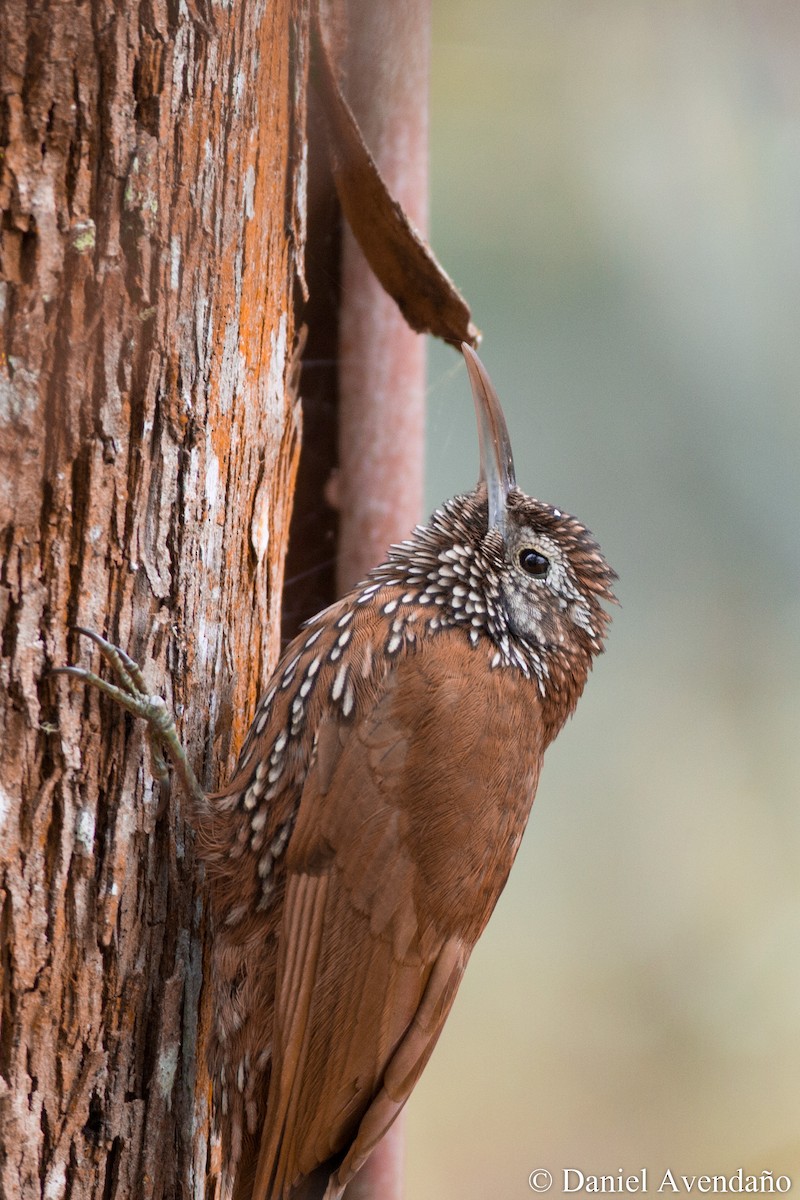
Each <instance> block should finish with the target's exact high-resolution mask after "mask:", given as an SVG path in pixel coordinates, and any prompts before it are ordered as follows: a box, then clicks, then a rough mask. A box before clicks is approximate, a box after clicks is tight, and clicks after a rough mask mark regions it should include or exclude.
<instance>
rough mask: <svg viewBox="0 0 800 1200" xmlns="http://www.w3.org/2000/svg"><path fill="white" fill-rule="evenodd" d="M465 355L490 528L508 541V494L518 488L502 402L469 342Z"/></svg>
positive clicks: (480, 477)
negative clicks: (487, 501)
mask: <svg viewBox="0 0 800 1200" xmlns="http://www.w3.org/2000/svg"><path fill="white" fill-rule="evenodd" d="M461 353H462V354H463V355H464V361H465V363H466V364H467V374H468V375H469V381H470V384H471V385H472V398H473V400H474V401H475V415H476V417H477V418H478V440H479V442H480V448H481V473H480V476H479V482H480V483H485V484H486V491H487V493H488V496H489V528H490V529H496V530H498V532H499V533H500V536H501V537H502V538H505V536H506V502H507V500H508V493H509V492H510V491H511V489H512V488H514V487H516V485H517V479H516V476H515V474H514V456H513V454H512V453H511V439H510V438H509V436H508V427H507V425H506V419H505V417H504V415H503V409H502V407H501V404H500V400H499V398H498V395H497V392H496V391H495V390H494V388H493V387H492V381H491V379H490V378H489V375H488V373H487V371H486V368H485V367H484V365H483V363H482V362H481V360H480V359H479V358H478V356H477V354H476V353H475V351H474V350H473V349H472V347H471V346H468V345H467V343H466V342H462V343H461Z"/></svg>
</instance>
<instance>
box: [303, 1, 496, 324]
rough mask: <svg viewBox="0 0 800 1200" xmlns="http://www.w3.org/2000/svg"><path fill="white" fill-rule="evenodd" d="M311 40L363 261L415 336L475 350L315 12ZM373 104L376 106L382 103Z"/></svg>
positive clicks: (449, 284) (337, 173)
mask: <svg viewBox="0 0 800 1200" xmlns="http://www.w3.org/2000/svg"><path fill="white" fill-rule="evenodd" d="M376 2H377V0H376ZM312 35H313V46H314V51H315V54H314V59H315V66H316V67H317V68H318V69H317V71H315V80H316V82H317V85H318V87H319V88H320V92H321V94H322V96H323V98H324V100H325V111H326V117H327V124H328V132H329V137H330V148H331V164H332V167H333V177H334V180H335V182H336V190H337V192H338V193H339V202H340V203H341V206H342V211H343V212H344V214H345V216H346V217H347V223H348V225H349V226H350V228H351V229H352V231H353V234H354V235H355V238H356V240H357V242H358V244H359V246H360V247H361V250H362V252H363V254H364V257H365V258H366V260H367V262H368V263H369V265H370V267H371V268H372V270H373V271H374V273H375V276H376V278H377V279H378V280H379V281H380V283H381V286H382V287H383V288H385V289H386V291H387V292H388V293H389V295H390V296H391V297H392V299H393V300H394V301H395V303H396V304H397V306H398V308H399V309H400V311H401V312H402V314H403V317H404V318H405V320H406V321H407V323H408V324H409V325H410V327H411V328H412V329H415V330H416V331H417V332H419V333H432V334H433V335H434V337H439V338H443V339H444V340H445V341H448V342H452V343H453V344H454V345H455V346H460V345H461V343H462V342H468V343H469V344H470V346H473V347H475V346H477V345H478V343H479V341H480V333H479V332H478V330H477V329H476V328H475V326H474V325H473V324H472V319H471V313H470V310H469V305H468V304H467V302H466V300H465V299H464V297H463V296H462V295H461V293H460V292H459V291H458V289H457V288H456V286H455V284H454V283H453V281H452V279H451V278H450V277H449V275H448V274H447V272H446V271H445V270H444V267H442V265H441V263H440V262H439V261H438V259H437V258H436V256H435V254H434V253H433V251H432V250H431V248H430V246H429V245H428V243H427V242H426V241H425V240H424V239H423V238H422V237H421V235H420V234H419V232H418V231H417V230H416V229H415V228H414V226H413V224H412V223H411V221H410V220H409V218H408V215H407V214H406V212H405V210H404V209H403V206H402V205H401V204H399V203H398V201H397V200H396V199H395V197H394V196H393V195H392V193H391V191H390V189H389V188H388V187H387V184H386V181H385V180H384V178H383V175H382V174H381V171H380V169H379V167H378V164H377V163H376V162H375V159H374V158H373V156H372V154H371V153H370V150H369V147H368V146H367V143H366V142H365V141H364V138H363V136H362V133H361V130H360V129H359V126H358V122H357V121H356V118H355V116H354V115H353V111H352V109H351V108H350V105H349V104H348V103H347V100H345V98H344V96H343V95H342V91H341V88H340V87H339V84H338V81H337V79H336V72H335V70H334V66H333V63H332V62H331V59H330V55H329V51H328V49H327V47H326V44H325V31H324V30H323V28H322V22H321V19H320V14H319V12H318V11H317V10H315V13H314V20H313V25H312ZM373 53H374V48H373ZM372 100H373V102H378V101H377V97H372Z"/></svg>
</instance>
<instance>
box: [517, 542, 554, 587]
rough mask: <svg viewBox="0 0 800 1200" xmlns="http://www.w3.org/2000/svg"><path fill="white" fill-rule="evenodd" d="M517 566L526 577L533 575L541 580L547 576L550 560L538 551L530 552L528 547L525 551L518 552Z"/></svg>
mask: <svg viewBox="0 0 800 1200" xmlns="http://www.w3.org/2000/svg"><path fill="white" fill-rule="evenodd" d="M519 565H520V566H521V567H522V569H523V571H526V572H527V573H528V575H535V576H536V577H537V578H538V579H541V578H542V576H543V575H546V574H547V568H548V567H549V566H550V559H549V558H545V556H544V555H543V554H540V553H539V551H538V550H531V548H530V546H528V547H527V548H526V549H525V550H520V552H519Z"/></svg>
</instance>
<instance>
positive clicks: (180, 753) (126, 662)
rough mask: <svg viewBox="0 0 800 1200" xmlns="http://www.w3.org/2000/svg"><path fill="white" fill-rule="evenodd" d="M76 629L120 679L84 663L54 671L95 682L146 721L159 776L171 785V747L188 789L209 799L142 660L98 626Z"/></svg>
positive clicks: (197, 798)
mask: <svg viewBox="0 0 800 1200" xmlns="http://www.w3.org/2000/svg"><path fill="white" fill-rule="evenodd" d="M75 632H76V633H81V634H83V635H84V637H88V638H89V639H90V640H91V641H93V642H94V644H95V645H96V646H97V647H98V648H99V650H100V653H101V654H102V656H103V658H104V659H105V660H106V662H107V663H108V664H109V666H110V667H111V669H112V671H113V672H114V675H115V676H116V679H117V682H116V683H109V682H108V681H107V680H105V679H101V678H100V676H99V675H95V674H94V672H93V671H88V670H86V668H84V667H74V666H69V667H56V668H55V670H54V671H53V674H55V675H70V676H71V677H72V678H73V679H80V680H81V682H83V683H88V684H91V685H92V686H93V687H96V688H98V689H99V690H100V691H101V692H104V693H105V695H106V696H110V697H111V699H112V700H115V701H116V703H117V704H119V705H121V706H122V708H124V709H126V711H127V712H129V713H133V715H134V716H135V717H141V718H142V720H143V721H146V722H147V739H148V742H149V745H150V759H151V764H152V770H153V774H154V775H155V777H156V779H158V781H159V782H160V783H161V784H163V785H166V786H169V769H168V767H167V763H166V761H165V758H164V750H167V751H169V754H170V757H171V758H172V761H173V762H174V764H175V768H176V770H177V772H178V774H179V775H180V777H181V780H182V781H183V784H184V786H185V788H186V790H187V791H188V792H189V794H190V796H191V797H192V798H193V799H194V800H195V801H197V802H198V803H201V804H202V803H203V801H204V800H205V793H204V792H203V789H202V788H201V786H200V783H199V781H198V779H197V776H196V775H195V773H194V771H193V770H192V768H191V766H190V765H189V760H188V758H187V757H186V751H185V750H184V748H183V746H182V745H181V742H180V739H179V737H178V731H177V729H176V728H175V721H174V719H173V716H172V713H171V712H170V711H169V709H168V708H167V705H166V702H165V701H164V699H163V697H162V696H159V695H158V694H157V693H155V694H153V693H150V692H149V691H148V688H147V684H146V683H145V681H144V677H143V675H142V671H141V668H140V666H139V664H138V663H137V662H136V661H135V660H134V659H132V658H131V657H130V655H128V654H126V653H125V651H124V650H122V649H120V647H119V646H115V645H114V644H113V642H108V641H106V639H105V638H103V637H101V636H100V634H99V633H95V632H94V630H92V629H84V628H83V627H82V626H80V625H76V626H75Z"/></svg>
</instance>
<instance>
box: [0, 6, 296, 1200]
mask: <svg viewBox="0 0 800 1200" xmlns="http://www.w3.org/2000/svg"><path fill="white" fill-rule="evenodd" d="M302 10H303V6H302V5H301V4H300V3H299V0H271V2H270V3H269V4H252V5H249V4H238V5H218V4H213V5H212V4H207V3H206V2H205V0H188V3H187V4H180V5H178V4H172V3H167V2H162V0H148V2H146V3H143V4H141V5H114V4H112V3H111V2H110V0H91V2H90V3H84V4H74V5H55V4H49V3H42V4H38V5H35V6H34V5H28V4H24V3H11V4H4V5H0V47H2V51H1V52H0V146H1V147H2V158H0V221H1V224H2V243H1V245H0V252H1V253H2V261H1V262H0V278H1V279H2V283H0V628H1V629H2V662H1V663H0V689H1V690H0V712H2V734H1V735H0V825H2V842H1V843H0V912H1V913H2V959H1V960H0V961H1V966H2V981H1V984H0V987H1V993H0V994H1V996H2V1029H1V1031H0V1194H2V1195H3V1196H4V1197H9V1198H11V1197H21V1198H25V1200H27V1198H28V1197H48V1198H49V1200H58V1198H60V1197H61V1196H70V1197H80V1198H83V1197H101V1196H102V1197H103V1200H112V1198H113V1197H133V1196H136V1197H143V1196H170V1197H173V1196H178V1195H184V1196H188V1195H195V1196H201V1195H203V1194H206V1195H209V1196H212V1195H214V1194H215V1191H216V1188H215V1185H214V1179H215V1172H216V1168H217V1166H218V1164H217V1163H216V1161H215V1150H214V1146H213V1139H212V1137H211V1134H210V1113H209V1096H210V1093H209V1087H208V1080H207V1077H206V1071H205V1066H204V1057H203V1054H202V1043H203V1041H204V1033H205V1023H206V1020H207V1013H206V1011H205V1008H204V1003H203V1002H202V1001H201V998H200V996H201V993H200V982H201V963H202V946H203V936H204V930H205V925H206V918H205V913H204V908H203V900H202V895H203V893H202V890H201V888H200V886H199V885H200V881H199V880H198V878H197V876H196V871H195V869H194V860H193V851H192V839H191V836H190V835H189V833H188V831H187V829H186V827H185V825H184V822H183V819H182V816H181V810H182V806H181V804H180V797H173V798H172V801H171V802H170V804H169V806H168V807H167V808H166V811H164V812H162V811H161V809H160V807H159V797H158V794H157V788H155V787H154V785H153V783H152V781H151V778H150V773H149V769H148V764H147V760H146V755H145V753H144V747H143V739H142V732H141V729H140V728H139V727H138V725H137V724H135V723H132V722H130V721H126V720H123V719H121V718H120V715H119V714H118V712H116V711H114V710H113V708H110V707H109V706H108V705H107V704H106V703H105V702H104V701H103V700H101V699H100V698H99V697H98V695H97V694H96V693H95V692H94V691H92V690H84V689H82V688H75V687H74V686H73V685H71V684H70V682H69V681H68V680H66V679H65V678H63V677H53V676H52V675H50V674H49V673H48V672H49V669H50V668H51V667H53V666H55V665H58V664H61V663H64V662H66V661H68V660H70V659H71V660H73V661H75V660H78V661H82V662H86V661H87V660H88V659H87V656H88V650H87V647H86V645H85V644H84V645H80V644H79V643H78V642H77V641H76V640H74V639H71V638H70V637H69V636H68V633H67V630H68V627H69V626H70V625H71V624H76V623H77V624H84V625H88V626H91V627H93V628H95V629H97V630H99V631H101V632H102V631H107V632H108V633H109V634H110V636H111V637H112V638H113V639H114V640H115V641H118V642H120V643H121V644H122V645H124V646H125V647H126V648H127V649H128V650H129V651H130V652H131V653H133V654H134V655H136V656H137V657H139V658H140V659H142V660H144V661H145V662H146V663H147V664H148V666H147V675H148V676H149V678H150V681H151V683H152V685H153V686H154V687H161V686H164V687H165V688H166V695H167V699H168V701H169V703H171V704H172V705H173V706H174V707H175V708H176V709H177V711H178V713H179V714H183V719H182V721H181V722H180V724H181V734H182V737H183V740H184V742H185V744H186V745H187V746H188V747H189V748H190V758H191V759H192V761H193V763H194V765H195V767H196V769H197V770H198V772H199V773H200V775H201V777H202V778H203V779H204V780H205V782H206V783H207V784H208V785H213V784H214V783H216V782H217V780H218V779H219V778H224V777H225V775H226V773H227V772H228V771H229V768H230V766H231V764H232V758H233V753H234V752H235V750H236V749H237V748H238V746H239V745H240V743H241V741H242V738H243V735H244V732H245V730H246V728H247V726H248V723H249V721H250V717H251V715H252V712H253V708H254V704H255V701H256V698H257V696H258V694H259V693H260V691H261V690H262V689H263V687H264V685H265V683H266V680H267V677H268V674H269V670H270V667H271V664H272V663H273V661H274V657H275V653H276V650H277V640H278V614H279V603H280V593H281V581H282V567H283V556H284V552H285V545H286V529H287V522H288V515H289V505H290V502H291V494H292V483H293V474H294V470H295V466H296V458H297V449H298V426H299V417H298V411H297V407H296V403H295V399H294V396H293V392H292V388H291V386H290V385H291V375H292V367H291V356H292V346H293V341H294V332H295V330H294V316H293V307H292V296H293V291H295V290H296V288H297V284H298V281H299V280H300V277H301V272H302V267H301V255H302V248H303V236H304V235H303V224H302V222H303V211H304V195H303V172H304V161H305V159H304V103H305V71H306V66H305V63H306V49H307V29H306V25H305V18H304V15H303V11H302Z"/></svg>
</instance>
